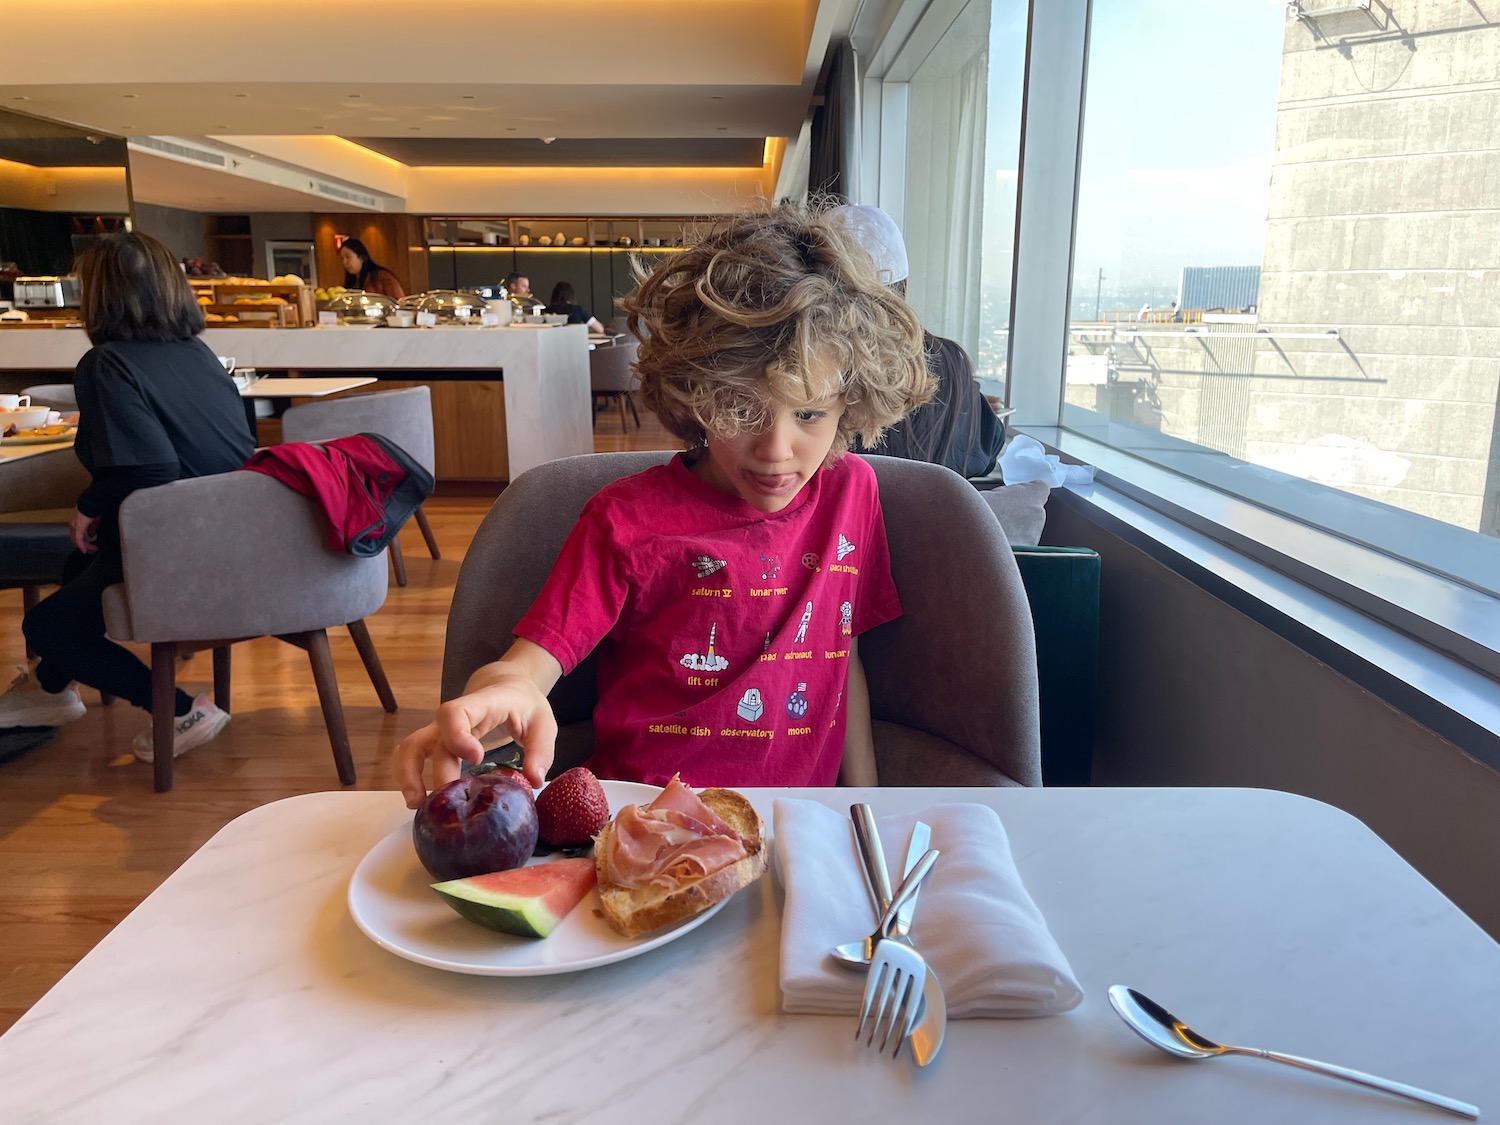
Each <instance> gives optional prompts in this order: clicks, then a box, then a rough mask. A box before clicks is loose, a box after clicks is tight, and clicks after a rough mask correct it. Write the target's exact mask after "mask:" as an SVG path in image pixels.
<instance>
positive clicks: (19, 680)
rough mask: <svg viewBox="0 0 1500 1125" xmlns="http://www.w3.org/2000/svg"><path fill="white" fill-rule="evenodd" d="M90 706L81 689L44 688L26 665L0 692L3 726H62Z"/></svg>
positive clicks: (1, 721) (1, 724)
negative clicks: (79, 692) (56, 689)
mask: <svg viewBox="0 0 1500 1125" xmlns="http://www.w3.org/2000/svg"><path fill="white" fill-rule="evenodd" d="M86 711H87V708H86V707H84V705H83V700H82V699H80V698H79V697H78V689H77V688H73V687H67V688H64V689H63V690H62V691H59V692H50V691H43V690H42V685H41V684H39V683H37V682H36V677H35V676H33V675H32V674H31V672H30V671H28V670H25V669H23V670H22V672H21V674H20V675H19V676H17V677H16V678H15V679H14V680H12V681H11V685H10V687H8V688H7V689H6V690H5V694H4V695H0V730H4V729H8V728H10V727H60V726H62V725H63V724H64V723H71V722H72V721H73V720H74V719H81V718H83V716H84V713H85V712H86Z"/></svg>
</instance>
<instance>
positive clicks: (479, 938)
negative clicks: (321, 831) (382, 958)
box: [349, 781, 727, 977]
mask: <svg viewBox="0 0 1500 1125" xmlns="http://www.w3.org/2000/svg"><path fill="white" fill-rule="evenodd" d="M601 784H602V785H603V786H604V793H605V795H606V796H607V797H608V798H609V811H610V813H611V814H613V813H615V812H618V811H619V810H620V808H621V807H622V806H624V805H640V804H646V803H648V802H649V801H650V800H651V799H652V798H653V797H655V796H656V795H657V794H658V793H660V792H661V789H660V787H659V786H655V785H637V784H636V783H634V782H629V781H605V782H601ZM531 862H532V863H545V862H547V859H546V858H545V857H544V858H540V859H533V860H532V861H531ZM433 881H434V880H433V878H432V876H430V875H428V874H427V871H426V870H425V869H424V868H423V867H422V864H421V863H420V862H419V861H418V860H417V852H416V849H415V847H414V846H413V845H412V840H411V825H409V824H406V825H402V826H401V827H400V828H398V829H396V830H395V831H394V832H392V833H391V834H390V835H389V836H387V837H386V838H385V839H384V840H381V841H380V843H378V844H376V845H375V846H374V847H373V848H371V849H370V851H369V853H368V854H367V855H366V856H365V858H364V859H362V860H361V861H360V864H359V866H358V867H357V868H355V870H354V875H353V877H352V878H351V879H350V880H349V913H350V915H351V916H352V917H353V918H354V924H355V925H356V926H358V927H359V928H360V930H361V931H363V933H364V935H365V936H366V937H368V938H369V939H370V940H371V941H373V942H374V943H375V944H376V945H378V946H380V947H381V948H382V949H388V950H390V951H391V952H392V953H394V954H396V956H398V957H405V958H406V959H407V960H408V961H415V962H417V964H419V965H431V966H432V967H433V968H435V969H446V970H448V971H449V972H453V973H469V974H472V975H474V976H482V977H530V976H545V975H547V974H549V973H573V972H577V971H578V970H580V969H592V968H595V967H597V966H599V965H608V964H611V963H612V962H615V961H623V960H625V959H626V958H628V957H638V956H640V955H641V954H642V953H645V952H647V951H648V950H651V949H655V948H656V947H657V946H659V945H665V944H666V943H667V942H669V941H675V940H676V939H677V938H680V937H681V936H682V935H683V934H685V933H687V932H688V931H689V930H694V929H697V928H698V927H699V926H701V925H702V924H703V923H704V922H706V921H708V919H709V918H711V917H713V915H715V914H717V913H718V912H719V909H720V908H721V907H723V905H724V902H723V901H721V902H718V903H715V904H714V905H713V906H712V907H710V908H709V909H708V910H705V911H704V912H703V913H702V914H699V915H697V916H696V917H693V918H689V919H688V920H687V921H685V922H682V923H679V924H678V925H676V926H673V927H672V928H671V929H668V930H663V931H661V932H659V933H655V934H649V935H647V936H646V937H641V938H624V937H621V936H620V935H619V934H617V933H615V932H614V931H613V930H612V929H610V928H609V925H608V924H607V923H606V922H605V921H604V919H603V918H602V917H600V915H599V913H598V911H599V892H598V891H597V890H593V891H590V892H589V893H588V897H586V898H585V899H584V900H583V901H582V902H580V903H579V904H578V905H577V906H575V907H574V908H573V910H572V912H571V913H569V914H568V916H567V917H566V918H564V919H563V920H562V921H561V922H560V923H559V924H558V927H557V929H555V930H553V931H552V933H551V934H549V935H548V936H547V937H545V938H542V939H536V938H523V937H514V936H512V935H510V934H500V933H495V932H494V931H493V930H487V929H485V928H484V927H483V926H478V925H476V924H475V923H473V922H470V921H468V920H467V919H464V918H460V917H459V916H458V914H457V913H455V912H454V910H453V908H452V907H450V906H449V905H448V904H447V903H446V902H444V901H443V900H442V899H441V898H440V897H439V896H438V894H437V892H436V891H434V890H433V889H432V883H433ZM726 901H727V900H726Z"/></svg>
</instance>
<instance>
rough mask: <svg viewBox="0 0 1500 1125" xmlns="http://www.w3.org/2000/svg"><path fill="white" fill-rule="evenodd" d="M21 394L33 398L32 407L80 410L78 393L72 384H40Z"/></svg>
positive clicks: (28, 388)
mask: <svg viewBox="0 0 1500 1125" xmlns="http://www.w3.org/2000/svg"><path fill="white" fill-rule="evenodd" d="M21 393H22V394H23V395H30V396H31V405H32V406H45V407H46V408H47V409H48V410H77V409H78V393H77V392H76V391H75V390H73V384H72V383H38V384H37V385H36V386H34V387H27V388H26V389H25V390H23V391H22V392H21Z"/></svg>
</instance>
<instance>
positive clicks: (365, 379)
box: [240, 375, 375, 398]
mask: <svg viewBox="0 0 1500 1125" xmlns="http://www.w3.org/2000/svg"><path fill="white" fill-rule="evenodd" d="M373 382H375V379H374V378H373V377H371V376H368V375H364V376H361V375H338V376H332V377H329V378H307V379H272V378H265V379H257V380H255V382H253V383H250V384H248V385H247V386H244V387H241V388H240V397H241V398H326V397H327V396H328V395H336V394H338V393H339V392H340V391H352V390H353V389H354V388H355V387H366V386H369V385H370V384H371V383H373Z"/></svg>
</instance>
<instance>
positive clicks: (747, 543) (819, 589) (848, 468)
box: [516, 456, 901, 788]
mask: <svg viewBox="0 0 1500 1125" xmlns="http://www.w3.org/2000/svg"><path fill="white" fill-rule="evenodd" d="M900 614H901V604H900V601H899V600H898V599H897V597H896V587H895V583H894V582H893V581H892V580H891V565H890V554H889V552H888V549H887V547H886V539H885V522H884V519H883V518H882V516H881V513H880V497H879V492H878V489H877V487H876V481H875V473H874V471H873V470H872V469H871V468H870V466H869V465H868V464H866V463H865V462H864V461H863V460H861V459H860V458H858V457H852V456H850V457H844V458H843V459H841V460H840V461H839V462H838V463H837V464H835V465H834V466H833V467H832V468H828V469H824V470H822V471H820V472H819V473H818V474H817V475H816V476H814V477H813V478H812V480H810V481H809V482H808V483H807V485H806V486H805V487H804V488H803V489H802V491H801V492H800V493H798V494H797V496H796V497H795V498H794V499H793V501H792V503H791V504H789V505H788V506H787V507H786V508H784V509H783V510H782V511H780V512H776V513H773V514H770V515H767V514H766V513H764V512H760V511H757V510H756V509H754V508H752V507H751V506H750V505H749V504H746V503H745V502H744V501H743V500H741V499H739V497H737V496H730V495H728V494H726V493H723V492H720V491H719V490H718V489H716V488H713V487H712V486H710V485H708V484H706V483H704V482H703V481H701V480H699V479H698V478H697V477H696V476H694V475H693V473H692V470H691V469H689V468H688V466H687V464H686V463H685V461H684V460H683V458H682V457H675V458H673V459H672V461H671V462H670V463H669V464H666V465H661V466H658V467H656V468H652V469H647V470H646V471H645V472H643V473H638V474H637V475H635V476H632V477H627V478H625V479H624V480H620V481H616V482H615V483H613V484H611V485H609V486H608V487H606V488H604V489H603V490H602V491H601V492H600V493H599V494H598V495H597V496H595V497H594V498H593V499H592V500H590V501H589V503H588V504H587V506H585V507H584V509H583V513H582V515H580V516H579V518H578V523H577V524H576V525H575V526H574V528H573V530H572V532H571V533H570V534H569V535H568V539H567V542H566V543H564V544H563V548H562V553H561V554H560V555H559V556H558V559H557V563H556V565H554V566H553V568H552V573H551V574H550V575H549V576H548V578H547V583H546V585H545V586H544V587H543V588H542V592H541V594H540V595H538V597H537V600H536V602H535V603H533V605H532V607H531V608H530V610H528V611H527V613H526V616H525V617H524V618H522V619H521V622H520V624H519V625H517V626H516V635H517V636H518V637H524V638H525V639H527V640H530V641H534V642H535V643H537V644H539V645H541V646H542V647H543V648H545V649H546V650H547V651H548V652H550V653H551V654H552V655H553V656H555V657H556V658H557V660H558V662H559V663H561V664H562V666H563V671H564V672H571V671H572V670H573V668H574V667H576V666H577V664H578V663H579V661H581V660H582V659H583V658H584V657H585V656H587V655H588V654H589V653H590V652H591V651H595V650H596V649H597V652H596V667H597V671H598V682H599V701H598V703H597V705H596V706H595V708H594V744H595V751H594V756H593V757H592V758H591V759H590V760H589V762H588V766H589V768H590V769H591V770H593V771H594V773H596V774H598V775H599V776H600V777H611V778H617V779H620V780H627V781H644V782H650V783H653V784H657V785H664V784H666V783H667V781H669V780H670V779H671V777H672V775H673V774H674V773H679V772H680V773H681V774H682V779H683V781H685V782H687V783H688V784H689V785H692V786H694V787H695V788H696V787H702V786H705V785H734V786H753V785H832V784H834V782H835V781H836V780H837V779H838V769H839V760H840V759H841V758H842V756H843V750H844V717H845V707H844V691H845V687H846V685H847V683H848V663H849V640H850V638H851V637H853V636H858V635H859V634H860V633H863V632H865V631H866V630H868V629H873V628H874V627H875V626H877V625H880V624H883V623H884V622H886V621H890V620H892V619H893V618H895V617H898V616H900Z"/></svg>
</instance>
